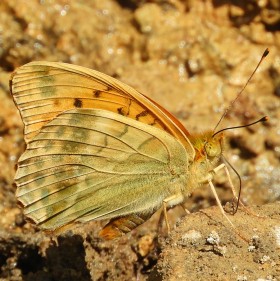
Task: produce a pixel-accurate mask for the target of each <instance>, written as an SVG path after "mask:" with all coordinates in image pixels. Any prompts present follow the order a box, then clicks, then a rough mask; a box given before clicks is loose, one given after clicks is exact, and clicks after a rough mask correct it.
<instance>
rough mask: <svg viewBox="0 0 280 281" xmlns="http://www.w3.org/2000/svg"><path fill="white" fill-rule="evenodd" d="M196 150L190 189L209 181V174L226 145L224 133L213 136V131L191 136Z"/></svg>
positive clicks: (191, 168) (191, 166)
mask: <svg viewBox="0 0 280 281" xmlns="http://www.w3.org/2000/svg"><path fill="white" fill-rule="evenodd" d="M189 139H190V142H191V144H192V145H193V148H194V150H195V156H194V160H193V162H192V163H191V164H190V167H189V171H190V177H189V188H190V191H192V190H194V189H196V188H197V187H199V186H201V184H203V183H205V182H207V178H208V177H207V176H208V175H209V173H210V172H211V171H212V170H213V169H214V168H215V167H216V166H217V164H218V162H219V161H220V159H221V155H222V152H223V146H224V135H223V134H218V135H215V136H214V137H213V132H212V131H207V132H204V133H201V134H196V135H192V136H190V137H189Z"/></svg>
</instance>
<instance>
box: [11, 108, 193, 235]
mask: <svg viewBox="0 0 280 281" xmlns="http://www.w3.org/2000/svg"><path fill="white" fill-rule="evenodd" d="M187 166H188V156H187V153H186V150H185V149H184V148H183V146H182V145H181V144H180V143H179V141H177V140H176V139H175V138H174V137H172V136H170V135H169V134H168V133H166V132H164V131H162V130H160V129H157V128H154V127H151V126H149V125H146V124H142V123H140V122H137V121H135V120H132V119H130V118H127V117H124V116H121V115H118V114H116V113H113V112H109V111H105V110H91V109H75V110H70V111H66V112H63V113H62V114H60V115H59V116H58V117H57V118H55V119H54V120H53V121H51V122H50V123H48V124H46V125H45V126H44V127H43V128H42V129H41V131H40V133H39V134H38V135H37V136H36V137H35V138H34V139H33V140H32V141H31V142H30V143H29V144H28V146H27V150H26V152H25V153H24V154H23V155H22V156H21V158H20V160H19V167H18V171H17V174H16V179H15V181H16V184H17V186H18V189H17V197H18V199H19V201H20V202H21V203H22V204H23V205H24V207H25V214H26V215H27V216H28V217H29V218H31V219H32V220H34V221H35V222H36V223H37V224H40V225H41V227H42V228H44V229H50V230H53V229H56V228H59V227H61V226H63V225H65V224H68V223H70V222H75V221H79V222H84V221H89V220H94V219H106V218H114V217H119V216H124V215H127V214H131V213H136V212H137V213H145V212H151V210H155V209H158V208H159V207H160V206H161V204H162V201H163V199H164V198H166V197H168V196H170V195H172V191H173V189H175V188H181V189H183V188H184V187H185V185H186V177H187V174H186V171H187Z"/></svg>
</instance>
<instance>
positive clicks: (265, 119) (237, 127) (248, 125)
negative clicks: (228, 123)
mask: <svg viewBox="0 0 280 281" xmlns="http://www.w3.org/2000/svg"><path fill="white" fill-rule="evenodd" d="M268 120H269V117H268V116H264V117H262V118H261V119H259V120H257V121H254V122H252V123H249V124H246V125H240V126H234V127H228V128H224V129H221V130H220V131H218V132H216V133H214V134H213V135H212V138H213V137H215V136H216V135H217V134H219V133H221V132H223V131H229V130H233V129H239V128H246V127H250V126H252V125H255V124H257V123H263V122H266V121H268Z"/></svg>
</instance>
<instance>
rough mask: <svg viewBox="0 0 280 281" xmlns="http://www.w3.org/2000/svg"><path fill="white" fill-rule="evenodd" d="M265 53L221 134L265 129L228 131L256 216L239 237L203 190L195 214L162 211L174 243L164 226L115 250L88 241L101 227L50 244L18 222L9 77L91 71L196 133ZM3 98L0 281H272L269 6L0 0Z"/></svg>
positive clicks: (16, 141)
mask: <svg viewBox="0 0 280 281" xmlns="http://www.w3.org/2000/svg"><path fill="white" fill-rule="evenodd" d="M267 47H268V48H269V49H270V54H269V56H268V57H267V58H266V59H265V61H264V62H263V64H262V65H261V67H260V68H259V70H258V72H257V73H256V74H255V76H254V78H253V80H252V81H251V83H250V84H249V85H248V87H247V88H246V90H245V91H244V93H243V95H242V96H241V97H240V99H239V100H238V101H237V102H236V104H235V106H234V108H233V109H232V110H231V112H230V114H229V115H228V116H227V118H226V119H225V120H224V121H223V123H222V126H221V127H228V126H236V125H240V124H246V123H249V122H251V121H254V120H256V119H259V118H261V117H262V116H265V115H267V116H269V117H270V121H269V122H267V123H265V124H258V125H255V126H253V127H250V128H248V129H239V130H234V131H231V132H228V133H227V149H226V151H225V155H226V157H227V159H228V160H229V161H230V163H231V164H232V165H233V166H234V167H235V168H236V169H237V170H238V172H239V173H240V175H241V177H242V186H243V191H242V200H243V202H244V203H245V204H246V205H249V206H250V210H252V212H254V214H252V212H245V211H244V210H240V211H238V213H237V214H236V215H235V216H230V218H231V220H232V221H233V223H234V225H235V229H233V228H232V227H231V226H230V225H229V224H228V222H227V221H226V220H225V219H224V218H223V217H222V215H221V213H220V211H219V209H218V208H217V207H211V208H209V206H213V205H215V199H214V197H213V195H212V194H211V192H210V190H209V188H208V187H206V186H205V188H202V189H200V190H197V191H196V192H195V193H194V194H193V195H192V196H191V197H190V199H189V200H188V202H187V204H186V208H187V209H188V210H189V211H191V212H192V214H190V215H187V216H185V213H184V212H183V211H182V209H181V208H176V209H175V210H171V211H170V217H171V225H172V226H173V231H172V232H171V233H170V235H167V234H166V231H165V228H164V227H163V228H161V227H160V229H158V228H159V227H158V217H159V214H156V215H155V216H153V217H152V218H151V219H150V220H149V221H148V222H146V223H145V224H144V225H142V226H141V227H139V228H138V229H136V230H134V231H132V233H130V234H128V235H126V236H124V237H122V238H120V239H118V240H114V241H110V242H106V241H103V240H101V239H100V238H99V237H98V235H97V233H98V231H99V230H100V227H101V225H102V224H103V223H104V222H92V223H89V224H87V225H82V226H79V227H78V228H77V229H73V230H72V231H70V232H67V233H65V234H64V235H62V236H59V237H57V239H54V238H51V237H48V236H47V235H46V234H44V233H43V232H41V231H40V230H39V229H38V228H36V226H34V225H32V224H30V223H28V222H26V221H25V219H24V217H23V215H22V210H21V209H20V207H18V206H17V202H16V198H15V195H14V194H15V186H14V185H13V177H14V173H15V165H16V163H17V159H18V157H19V156H20V154H21V153H22V152H23V151H24V147H25V144H24V141H23V132H22V129H23V126H22V121H21V119H20V117H19V114H18V112H17V109H16V107H15V105H14V104H13V101H12V99H11V97H10V94H9V87H8V85H9V77H10V74H11V72H12V71H13V70H14V69H15V68H16V67H18V66H20V65H22V64H24V63H27V62H29V61H33V60H48V61H63V62H69V63H74V64H78V65H82V66H86V67H90V68H92V69H97V70H99V71H102V72H104V73H106V74H109V75H112V76H114V77H116V78H118V79H120V80H121V81H123V82H125V83H127V84H129V85H131V86H133V87H135V88H136V89H137V90H139V91H140V92H143V93H145V94H146V95H147V96H149V97H151V98H152V99H154V100H156V101H157V102H158V103H160V104H161V105H162V106H164V107H165V108H167V109H168V110H169V111H170V112H172V113H173V114H174V115H176V116H177V117H178V118H179V120H180V121H181V122H182V123H183V124H184V125H185V126H186V128H187V129H188V130H189V131H190V132H191V133H193V132H201V131H203V130H207V129H208V130H209V129H213V128H214V127H215V125H216V123H217V121H218V120H219V117H220V116H221V114H222V113H223V111H224V109H225V108H226V107H227V106H228V105H229V103H230V102H231V101H232V100H233V99H234V98H235V97H236V95H237V93H238V92H239V91H240V89H241V88H242V86H243V85H244V84H245V83H246V81H247V79H248V77H249V76H250V74H251V73H252V71H253V69H254V67H255V66H256V65H257V63H258V61H259V59H260V57H261V54H262V53H263V51H264V50H265V48H267ZM0 99H1V111H0V280H1V281H4V280H80V281H83V280H100V281H101V280H155V281H157V280H239V281H241V280H280V240H279V239H280V208H279V199H280V180H279V179H280V165H279V158H280V138H279V134H280V122H279V119H280V4H279V1H278V0H275V1H274V0H266V1H254V0H251V1H218V0H216V1H214V0H213V1H210V0H205V1H200V0H196V1H194V0H193V1H191V0H189V1H187V0H185V1H179V0H169V1H168V0H165V1H164V0H154V1H152V0H151V1H144V0H142V1H133V0H131V1H129V0H127V1H125V0H119V1H113V0H104V1H94V0H91V1H86V0H80V1H74V0H72V1H70V0H69V1H66V0H60V1H59V0H45V1H35V0H31V1H23V0H20V1H16V0H1V2H0ZM233 181H234V183H235V185H238V181H237V180H236V177H235V176H234V174H233ZM215 185H216V187H217V192H218V194H219V197H220V198H221V201H222V203H223V204H225V203H226V202H227V201H231V199H232V194H231V192H230V190H229V185H228V183H227V180H226V177H225V176H224V175H223V173H220V174H218V175H217V177H216V180H215ZM277 200H278V202H277ZM256 205H258V207H254V206H256ZM199 210H200V211H199ZM256 214H259V216H257V215H256ZM239 235H241V236H242V238H241V237H240V236H239ZM55 240H57V241H55Z"/></svg>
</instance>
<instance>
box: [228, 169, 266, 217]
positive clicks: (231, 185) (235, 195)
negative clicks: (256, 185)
mask: <svg viewBox="0 0 280 281" xmlns="http://www.w3.org/2000/svg"><path fill="white" fill-rule="evenodd" d="M224 170H225V173H226V176H227V178H228V182H229V185H230V188H231V191H232V194H233V196H234V198H235V200H236V201H238V195H237V192H236V190H235V187H234V185H233V182H232V180H231V176H230V173H229V170H228V168H227V166H226V165H224ZM239 202H240V205H241V206H242V207H243V208H244V210H245V211H246V212H247V214H250V215H253V216H255V217H258V218H265V217H264V216H260V215H259V214H256V213H254V212H252V211H251V210H250V209H249V208H248V207H246V206H245V205H244V204H243V202H242V201H241V200H240V201H239Z"/></svg>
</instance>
